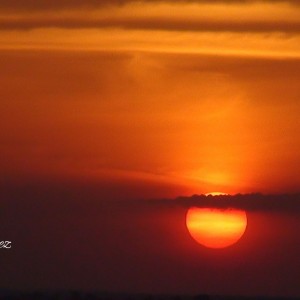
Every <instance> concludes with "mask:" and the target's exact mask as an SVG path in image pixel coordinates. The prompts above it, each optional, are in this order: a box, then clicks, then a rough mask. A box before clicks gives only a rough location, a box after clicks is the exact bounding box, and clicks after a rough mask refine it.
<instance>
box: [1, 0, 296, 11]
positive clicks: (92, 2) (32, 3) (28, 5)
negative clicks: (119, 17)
mask: <svg viewBox="0 0 300 300" xmlns="http://www.w3.org/2000/svg"><path fill="white" fill-rule="evenodd" d="M132 2H136V1H135V0H101V1H98V0H87V1H81V0H62V1H53V0H44V1H39V0H28V1H26V2H24V1H23V0H11V1H1V2H0V10H6V11H20V10H21V11H31V10H34V11H36V10H57V9H77V8H83V7H90V8H100V7H105V6H111V5H126V4H128V3H132ZM142 2H145V3H146V2H148V3H149V2H156V3H167V2H169V3H170V2H172V3H191V1H187V0H174V1H163V0H143V1H142ZM192 2H194V3H226V4H235V3H239V4H248V3H255V2H261V3H282V2H287V3H290V4H293V5H299V1H298V0H287V1H282V0H260V1H258V0H229V1H225V0H193V1H192Z"/></svg>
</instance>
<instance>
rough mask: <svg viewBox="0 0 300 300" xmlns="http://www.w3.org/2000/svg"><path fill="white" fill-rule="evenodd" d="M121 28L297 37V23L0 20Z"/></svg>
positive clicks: (21, 25) (11, 25)
mask: <svg viewBox="0 0 300 300" xmlns="http://www.w3.org/2000/svg"><path fill="white" fill-rule="evenodd" d="M49 27H58V28H69V29H79V28H123V29H144V30H168V31H195V32H197V31H198V32H200V31H202V32H205V31H210V32H225V31H227V32H256V33H260V32H287V33H296V34H297V33H299V32H300V23H299V22H297V21H289V20H286V21H281V22H275V21H240V22H232V21H221V22H220V21H218V20H208V21H207V20H180V19H176V18H173V19H172V18H168V17H159V16H158V17H150V18H147V17H134V18H128V17H112V18H107V17H106V16H101V17H99V18H97V19H90V18H81V17H76V16H75V17H74V16H73V17H67V18H57V17H55V16H53V17H47V16H44V17H31V18H27V17H20V18H18V19H17V20H16V19H2V20H0V29H2V30H14V29H23V30H27V29H34V28H49Z"/></svg>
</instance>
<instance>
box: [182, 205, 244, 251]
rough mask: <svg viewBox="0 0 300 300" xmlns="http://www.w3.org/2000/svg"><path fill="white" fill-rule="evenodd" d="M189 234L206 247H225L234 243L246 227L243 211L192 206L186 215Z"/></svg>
mask: <svg viewBox="0 0 300 300" xmlns="http://www.w3.org/2000/svg"><path fill="white" fill-rule="evenodd" d="M186 226H187V228H188V231H189V233H190V234H191V236H192V237H193V238H194V239H195V240H196V241H197V242H198V243H199V244H201V245H203V246H205V247H208V248H225V247H228V246H230V245H233V244H235V243H236V242H237V241H238V240H239V239H240V238H241V237H242V236H243V234H244V232H245V230H246V227H247V216H246V213H245V211H242V210H236V209H226V210H222V209H212V208H198V207H192V208H190V209H189V210H188V212H187V216H186Z"/></svg>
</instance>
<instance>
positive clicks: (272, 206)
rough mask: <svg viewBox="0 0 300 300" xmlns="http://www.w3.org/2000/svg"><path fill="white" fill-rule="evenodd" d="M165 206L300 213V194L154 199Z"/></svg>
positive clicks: (196, 196) (195, 196) (154, 201)
mask: <svg viewBox="0 0 300 300" xmlns="http://www.w3.org/2000/svg"><path fill="white" fill-rule="evenodd" d="M154 203H156V204H158V205H163V206H172V207H174V206H182V207H186V208H188V207H193V206H195V207H203V208H204V207H208V208H220V209H229V208H234V209H243V210H246V211H262V212H265V211H269V212H289V213H300V194H282V195H263V194H237V195H220V196H205V195H194V196H191V197H178V198H176V199H174V200H153V204H154Z"/></svg>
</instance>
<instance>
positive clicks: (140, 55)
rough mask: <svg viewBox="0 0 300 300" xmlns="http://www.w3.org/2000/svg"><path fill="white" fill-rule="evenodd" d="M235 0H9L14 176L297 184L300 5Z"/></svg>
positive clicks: (239, 186)
mask: <svg viewBox="0 0 300 300" xmlns="http://www.w3.org/2000/svg"><path fill="white" fill-rule="evenodd" d="M230 2H232V3H231V4H228V3H224V2H222V1H213V2H211V3H209V1H194V2H192V3H191V2H189V3H187V2H185V1H174V2H164V1H141V2H135V1H123V4H122V5H118V4H116V1H103V2H101V3H102V5H99V4H98V5H97V4H95V3H94V1H87V2H86V3H87V5H86V6H84V7H82V5H81V4H80V1H73V2H71V1H60V2H58V1H57V2H55V1H44V2H42V4H40V5H34V4H33V3H34V2H32V1H31V2H30V1H29V2H28V6H27V7H26V8H25V7H24V5H23V4H22V1H17V0H15V1H12V2H10V5H6V4H0V29H1V31H0V49H1V50H0V51H1V56H0V65H1V68H0V80H1V86H0V97H1V102H0V111H1V121H0V122H1V126H0V140H1V144H0V166H1V169H2V172H4V174H5V176H6V177H7V178H14V177H15V176H17V175H19V174H23V175H26V174H31V175H34V176H54V177H60V176H62V177H73V176H75V177H77V178H88V179H89V180H93V181H97V180H99V182H101V181H102V180H103V179H105V180H112V181H114V180H118V181H138V182H141V183H143V184H144V183H146V184H149V185H154V184H165V185H170V186H172V189H173V190H172V195H177V194H178V193H180V192H184V193H187V194H191V193H202V192H203V193H205V192H210V191H215V190H217V191H224V192H228V193H237V192H252V191H262V192H286V191H287V192H289V191H290V192H291V191H299V188H297V187H299V184H300V176H299V175H300V174H299V170H300V168H299V167H300V155H299V151H298V149H299V147H300V135H299V130H300V121H299V114H298V112H299V109H300V102H299V96H300V90H299V79H300V78H299V77H300V36H299V30H300V7H299V5H298V4H297V1H285V2H281V1H230ZM174 186H175V188H174ZM176 186H177V187H178V188H177V189H176ZM179 187H181V188H179Z"/></svg>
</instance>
